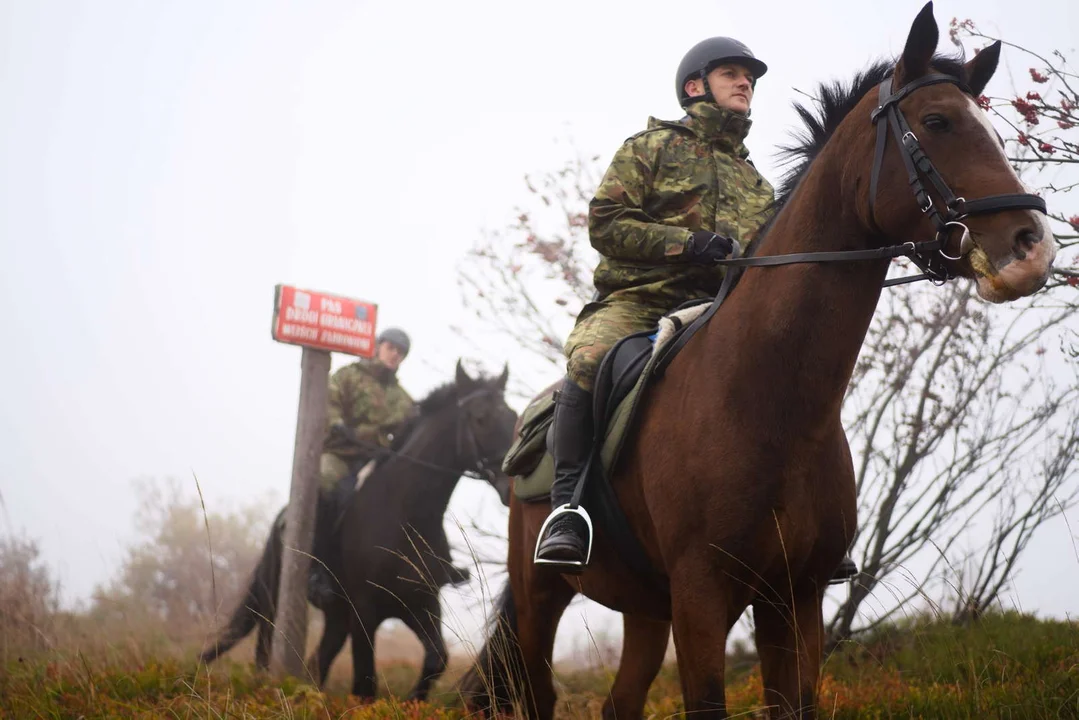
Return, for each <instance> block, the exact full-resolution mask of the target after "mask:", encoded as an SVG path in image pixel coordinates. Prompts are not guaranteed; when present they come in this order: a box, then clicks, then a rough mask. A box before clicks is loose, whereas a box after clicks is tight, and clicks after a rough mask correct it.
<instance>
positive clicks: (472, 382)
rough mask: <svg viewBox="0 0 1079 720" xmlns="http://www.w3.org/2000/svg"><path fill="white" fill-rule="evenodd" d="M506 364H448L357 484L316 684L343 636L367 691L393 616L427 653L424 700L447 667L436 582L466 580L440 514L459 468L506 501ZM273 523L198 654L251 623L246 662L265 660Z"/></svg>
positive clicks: (219, 646) (209, 656)
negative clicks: (379, 632) (237, 598)
mask: <svg viewBox="0 0 1079 720" xmlns="http://www.w3.org/2000/svg"><path fill="white" fill-rule="evenodd" d="M507 378H508V370H505V371H503V373H502V374H501V375H500V376H499V377H497V378H493V379H482V378H481V379H473V378H471V377H469V375H468V374H467V373H466V372H465V371H464V370H463V369H462V368H461V366H460V363H458V366H457V375H456V379H455V381H454V382H453V383H450V384H448V385H445V386H443V387H441V388H438V389H437V390H435V391H433V392H431V393H430V394H429V395H428V396H427V397H426V398H424V399H423V400H421V401H420V402H419V414H418V416H417V417H416V419H415V420H413V421H412V422H411V423H410V424H409V425H408V427H406V428H405V429H403V430H402V431H401V432H400V433H398V438H397V439H396V440H395V442H394V445H393V447H392V448H391V452H390V453H389V454H387V455H386V457H385V458H384V459H383V460H381V461H380V462H379V464H378V466H377V467H376V468H375V470H374V471H373V472H372V473H371V474H370V475H369V476H368V477H367V478H366V480H365V481H364V483H363V485H362V486H361V487H360V490H359V491H358V492H356V493H355V494H354V496H353V498H352V500H351V502H350V503H349V505H348V507H347V509H346V510H345V512H344V515H343V517H342V525H341V533H340V543H341V545H340V557H341V558H342V560H341V564H340V568H341V569H340V570H339V571H336V568H335V571H336V572H337V573H338V581H339V582H340V584H341V588H342V590H343V592H342V594H341V596H340V597H339V598H338V600H337V601H336V602H333V603H331V604H329V605H328V606H326V607H323V608H322V610H323V612H324V613H325V624H324V628H323V632H322V639H321V641H320V642H319V647H318V651H317V654H316V655H315V656H314V657H312V658H310V659H309V660H308V668H309V669H310V670H311V671H312V672H314V673H316V675H317V679H318V683H319V685H321V684H322V683H323V682H324V681H325V679H326V675H327V673H328V671H329V667H330V664H331V663H332V662H333V659H334V658H335V657H336V656H337V654H338V653H339V652H340V651H341V648H342V647H343V646H344V643H345V640H346V639H347V638H348V636H349V634H350V633H351V635H352V656H353V673H354V675H353V684H352V692H353V694H355V695H360V696H365V697H373V696H374V695H375V670H374V649H373V642H374V634H375V630H376V629H377V628H378V626H379V625H380V624H381V623H382V622H383V621H384V620H386V619H389V618H400V619H401V620H402V621H403V622H404V623H405V625H407V626H408V627H409V628H410V629H411V630H412V631H413V632H414V633H416V635H417V636H418V637H419V639H420V642H421V643H422V644H423V647H424V652H425V657H424V662H423V669H422V671H421V674H420V679H419V682H418V683H417V685H416V686H415V688H414V689H413V690H412V693H411V697H413V698H419V699H423V698H425V697H426V695H427V693H428V691H429V690H430V687H431V684H432V683H433V682H434V681H435V680H437V679H438V677H439V676H440V675H441V674H442V672H443V671H444V669H445V663H446V649H445V644H444V643H443V640H442V627H441V607H440V604H439V598H438V590H439V588H440V587H442V586H444V585H448V584H457V583H460V582H464V581H466V580H467V579H468V573H467V572H465V573H462V572H461V571H460V570H458V569H457V568H454V567H453V566H452V565H451V564H450V560H449V559H450V550H449V542H448V540H447V538H446V532H445V528H444V526H443V516H444V515H445V512H446V506H447V504H448V503H449V500H450V495H452V494H453V491H454V488H456V486H457V481H458V480H459V479H460V477H461V476H462V475H463V474H466V473H468V474H471V475H475V476H478V477H482V478H483V479H485V480H487V481H488V482H490V483H491V484H492V486H494V487H495V489H496V490H498V492H499V496H500V498H501V499H502V501H503V503H505V504H508V502H509V498H508V494H509V479H508V478H507V477H506V476H505V475H503V474H502V473H501V472H499V471H498V468H499V467H500V465H501V463H502V457H503V456H504V455H505V453H506V450H507V449H509V446H510V442H511V440H512V437H513V435H512V433H513V426H514V423H515V422H516V419H517V415H516V413H514V411H513V410H512V409H510V407H509V406H507V405H506V402H505V399H504V392H505V387H506V380H507ZM281 530H282V525H281V523H275V525H274V528H273V530H272V531H271V534H270V539H269V541H268V542H267V544H266V549H265V551H264V552H263V555H262V559H261V560H260V561H259V564H258V566H257V567H256V568H255V571H254V575H253V577H252V581H251V585H250V588H249V590H248V593H247V596H246V597H245V598H244V600H243V602H241V603H240V605H239V607H237V609H236V611H235V612H234V613H233V616H232V618H231V620H230V621H229V623H228V625H227V626H226V628H225V629H224V630H223V631H222V633H221V637H220V638H218V639H217V640H215V641H214V642H213V643H212V644H211V645H210V646H209V647H207V648H206V650H204V651H203V653H202V660H203V661H204V662H211V661H213V660H214V659H215V658H217V657H218V656H219V655H221V654H222V653H224V652H226V651H228V650H229V648H231V647H233V646H234V645H235V644H236V643H237V642H239V641H240V640H241V639H242V638H243V637H245V636H246V635H247V634H248V633H250V632H251V631H252V630H254V629H255V627H256V626H257V627H258V643H257V645H256V649H255V663H256V665H258V666H259V667H261V668H265V667H266V666H267V665H268V662H269V657H270V642H271V640H272V637H273V627H272V622H273V618H274V606H275V603H276V599H277V587H278V582H279V578H280V572H281Z"/></svg>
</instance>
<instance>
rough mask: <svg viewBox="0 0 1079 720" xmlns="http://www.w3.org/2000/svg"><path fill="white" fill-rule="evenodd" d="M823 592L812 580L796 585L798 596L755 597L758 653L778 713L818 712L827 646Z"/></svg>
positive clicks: (813, 715)
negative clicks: (787, 598) (786, 599)
mask: <svg viewBox="0 0 1079 720" xmlns="http://www.w3.org/2000/svg"><path fill="white" fill-rule="evenodd" d="M823 597H824V596H823V593H822V592H821V591H820V590H818V589H817V586H816V585H815V584H814V583H811V582H807V583H804V584H803V585H802V586H800V587H796V588H795V589H794V602H793V603H790V604H787V603H783V604H779V603H776V602H775V600H774V598H773V599H767V600H766V599H758V600H757V601H755V602H754V603H753V620H754V623H755V624H756V626H757V633H756V634H757V654H758V655H759V656H760V659H761V679H762V680H763V682H764V701H765V703H766V704H767V705H768V709H769V713H770V716H771V717H773V718H804V719H807V720H809V719H812V718H816V717H817V689H818V687H819V681H820V666H821V654H822V652H823V649H824V621H823V615H822V610H821V603H822V601H823Z"/></svg>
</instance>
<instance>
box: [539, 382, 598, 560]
mask: <svg viewBox="0 0 1079 720" xmlns="http://www.w3.org/2000/svg"><path fill="white" fill-rule="evenodd" d="M593 436H594V431H593V421H592V393H590V392H588V391H587V390H583V389H582V388H581V387H580V386H579V385H577V383H575V382H573V381H572V380H570V379H569V378H566V379H565V380H564V381H563V382H562V387H561V388H560V389H559V391H558V395H557V396H556V398H555V409H554V421H553V423H552V425H551V431H550V435H549V436H548V437H549V438H550V442H549V443H548V445H549V448H548V449H549V450H550V452H551V455H552V457H553V458H554V484H553V485H552V486H551V514H550V515H549V516H548V518H547V521H546V522H545V523H544V526H543V528H542V530H541V531H540V537H539V540H538V541H537V543H536V556H535V562H536V563H537V564H542V565H550V566H554V567H556V568H557V569H559V570H561V571H562V572H570V573H579V572H581V571H583V570H584V567H585V565H587V564H588V559H589V555H590V551H591V548H592V521H591V520H590V519H589V518H588V513H586V512H585V511H584V508H582V507H577V508H571V507H570V501H571V500H572V498H573V492H574V490H576V489H577V482H578V480H580V478H581V474H582V473H583V472H584V471H585V468H586V467H587V465H588V458H589V456H590V455H591V453H592V444H593Z"/></svg>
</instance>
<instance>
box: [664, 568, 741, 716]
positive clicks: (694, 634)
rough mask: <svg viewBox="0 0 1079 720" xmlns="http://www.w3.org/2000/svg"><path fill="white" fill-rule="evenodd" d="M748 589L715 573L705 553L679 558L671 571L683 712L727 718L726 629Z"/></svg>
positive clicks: (730, 624) (673, 616)
mask: <svg viewBox="0 0 1079 720" xmlns="http://www.w3.org/2000/svg"><path fill="white" fill-rule="evenodd" d="M740 590H741V591H742V592H744V593H745V595H746V597H743V596H742V594H741V593H740V592H739V591H740ZM748 593H749V591H748V590H747V589H746V587H745V586H744V585H742V584H739V583H737V581H734V582H732V581H731V580H729V579H728V578H727V577H726V576H725V575H723V574H720V573H717V570H716V566H715V564H714V563H713V562H711V558H708V557H701V558H699V559H698V560H697V561H696V562H694V561H693V559H692V558H689V559H683V561H682V562H680V563H679V565H678V566H677V567H676V568H675V570H674V571H673V572H672V573H671V615H672V619H673V623H672V625H673V627H674V644H675V647H677V648H678V675H679V677H680V678H681V681H682V697H683V699H684V701H685V713H686V715H687V716H692V717H693V718H702V719H703V718H726V717H727V696H726V692H725V690H724V677H723V676H724V672H725V670H726V662H727V654H726V651H727V634H728V633H729V632H730V630H731V627H732V626H733V625H734V623H736V622H737V621H738V618H739V616H740V615H741V614H742V611H743V610H744V609H745V608H746V606H747V605H748V604H749V598H748Z"/></svg>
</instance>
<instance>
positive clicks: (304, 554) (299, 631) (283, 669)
mask: <svg viewBox="0 0 1079 720" xmlns="http://www.w3.org/2000/svg"><path fill="white" fill-rule="evenodd" d="M300 368H301V370H300V373H301V374H300V409H299V414H298V416H297V418H296V447H295V450H294V451H293V455H292V489H291V491H290V493H289V501H288V508H287V509H286V510H285V531H284V533H283V537H282V544H283V546H284V547H283V552H282V558H281V585H280V587H279V588H278V591H277V613H276V620H275V625H274V639H273V651H272V653H271V656H270V668H271V671H272V672H273V674H274V675H275V676H276V677H282V676H285V675H292V676H295V677H305V676H306V672H305V666H304V655H305V654H306V644H307V574H308V571H309V568H310V563H311V561H310V557H309V556H308V555H309V553H310V552H311V547H312V543H313V541H314V536H315V506H316V500H317V497H318V484H319V483H318V473H319V467H318V464H319V456H320V455H321V454H322V443H323V441H324V440H325V437H324V433H325V432H326V396H327V388H328V386H329V373H330V353H328V352H326V351H324V350H316V349H313V348H309V347H305V348H304V349H303V357H302V358H301V360H300Z"/></svg>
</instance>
